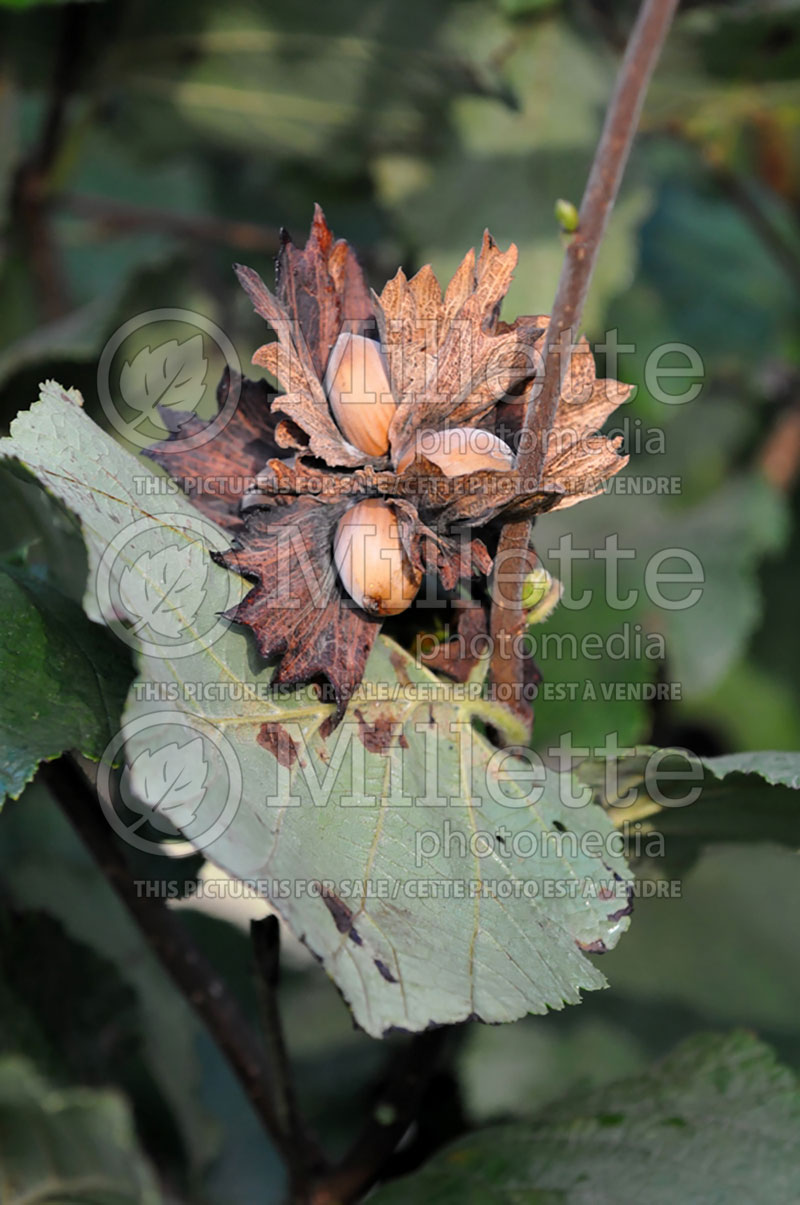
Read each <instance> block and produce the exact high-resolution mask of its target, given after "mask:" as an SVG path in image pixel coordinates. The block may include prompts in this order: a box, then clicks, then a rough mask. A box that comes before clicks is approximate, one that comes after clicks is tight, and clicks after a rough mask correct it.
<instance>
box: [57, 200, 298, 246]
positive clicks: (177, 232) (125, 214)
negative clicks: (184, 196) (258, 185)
mask: <svg viewBox="0 0 800 1205" xmlns="http://www.w3.org/2000/svg"><path fill="white" fill-rule="evenodd" d="M58 207H59V209H61V210H63V211H64V212H66V213H70V214H73V215H74V216H76V217H79V218H85V219H86V220H87V221H89V222H94V223H95V224H96V225H97V226H98V227H100V229H101V230H103V231H108V232H109V233H112V234H129V233H138V232H140V231H143V230H145V231H146V230H152V231H155V232H156V233H159V234H161V233H165V234H171V235H173V236H175V237H176V238H186V239H192V240H195V241H197V242H203V243H219V244H222V245H223V246H226V247H235V248H236V249H237V250H239V251H254V252H263V253H264V254H266V255H274V254H275V253H276V252H277V250H278V246H279V240H278V236H277V234H276V233H275V231H274V230H272V229H268V228H267V227H264V226H258V225H256V224H255V223H254V222H237V221H230V220H228V219H226V218H216V217H209V216H207V215H197V216H196V215H194V214H183V213H176V212H175V211H174V210H170V209H159V208H157V207H156V206H152V205H134V204H132V203H131V202H129V201H117V200H115V199H114V198H113V197H101V196H97V195H95V194H92V193H65V194H64V195H63V196H61V197H59V198H58Z"/></svg>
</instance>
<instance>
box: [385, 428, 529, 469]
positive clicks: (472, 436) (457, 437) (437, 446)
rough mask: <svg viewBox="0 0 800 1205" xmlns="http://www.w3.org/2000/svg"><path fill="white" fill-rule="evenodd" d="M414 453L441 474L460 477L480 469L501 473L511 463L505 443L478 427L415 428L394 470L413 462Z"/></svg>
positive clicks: (510, 467)
mask: <svg viewBox="0 0 800 1205" xmlns="http://www.w3.org/2000/svg"><path fill="white" fill-rule="evenodd" d="M417 456H424V457H425V459H426V460H429V461H430V462H431V464H435V465H436V467H437V468H438V469H441V471H442V472H443V473H444V475H445V477H462V476H463V475H464V474H465V473H479V472H481V471H482V470H489V471H491V472H496V473H504V472H507V471H508V470H509V469H513V467H514V453H513V452H512V451H511V448H509V446H508V444H507V443H505V441H504V440H502V439H499V438H498V437H497V436H496V435H492V433H491V432H490V431H483V430H481V428H480V427H450V428H449V429H448V430H446V431H418V432H417V435H416V437H415V439H414V442H413V443H412V444H410V445H409V446H408V447H407V448H406V449H405V451H404V452H403V453H402V454H401V456H400V459H399V460H398V462H397V471H398V473H402V472H403V471H404V470H405V469H407V468H408V467H409V465H411V464H413V462H414V460H415V458H416V457H417Z"/></svg>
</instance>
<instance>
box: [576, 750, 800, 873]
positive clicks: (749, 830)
mask: <svg viewBox="0 0 800 1205" xmlns="http://www.w3.org/2000/svg"><path fill="white" fill-rule="evenodd" d="M614 771H615V772H614V778H613V779H612V780H609V778H608V767H607V766H606V765H605V764H604V763H602V762H599V761H597V760H587V761H585V762H582V763H581V765H580V766H579V768H578V774H579V777H580V778H581V779H582V781H584V782H586V783H588V784H589V785H590V786H591V787H592V788H593V789H594V791H595V794H596V797H597V799H598V800H599V801H601V802H603V803H604V804H605V806H607V807H608V808H609V809H610V811H611V812H612V814H613V815H614V819H615V822H616V823H619V824H622V823H625V822H626V821H628V822H631V821H635V820H637V819H641V818H643V817H651V820H650V823H651V825H652V826H653V827H654V828H656V829H657V830H658V831H659V832H661V833H663V835H664V836H665V837H666V838H667V850H668V853H669V855H670V857H671V858H673V859H674V858H679V860H680V861H681V863H683V864H687V863H690V862H691V861H693V859H694V858H695V857H696V856H697V854H698V852H699V851H700V850H701V848H702V847H703V846H704V845H707V844H710V843H711V842H715V841H749V842H752V841H777V842H780V843H781V844H784V845H788V846H790V847H791V848H795V849H796V848H798V847H800V794H798V793H797V792H798V790H800V753H781V752H763V753H736V754H731V755H729V756H726V757H697V756H696V755H695V754H692V753H689V752H688V751H687V750H675V751H670V750H668V749H659V750H656V749H654V748H652V747H643V748H640V749H636V750H633V749H631V750H627V751H626V753H625V754H623V756H622V757H620V758H619V759H617V761H616V763H615V767H614ZM610 783H611V786H612V791H611V793H609V785H610ZM622 796H624V798H621V797H622Z"/></svg>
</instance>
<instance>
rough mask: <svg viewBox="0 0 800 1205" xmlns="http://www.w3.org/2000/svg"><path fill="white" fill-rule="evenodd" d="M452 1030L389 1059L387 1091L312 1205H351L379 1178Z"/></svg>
mask: <svg viewBox="0 0 800 1205" xmlns="http://www.w3.org/2000/svg"><path fill="white" fill-rule="evenodd" d="M451 1036H452V1028H448V1027H446V1026H443V1027H442V1028H440V1029H429V1030H425V1031H424V1032H423V1033H418V1034H415V1035H414V1037H413V1038H412V1039H411V1041H410V1042H409V1043H408V1045H406V1046H404V1047H403V1049H402V1050H399V1051H398V1052H397V1054H396V1055H395V1056H394V1057H393V1058H392V1059H391V1061H390V1065H389V1068H388V1070H387V1074H386V1076H385V1079H384V1083H383V1086H382V1088H381V1090H380V1093H379V1095H378V1098H377V1100H375V1101H374V1103H373V1105H372V1108H371V1109H370V1113H369V1116H368V1118H367V1120H366V1121H365V1123H364V1125H363V1127H362V1129H361V1132H360V1133H359V1135H358V1136H357V1137H356V1139H355V1141H354V1143H353V1145H352V1146H351V1147H350V1150H349V1151H348V1152H347V1153H346V1154H345V1156H344V1158H343V1159H342V1161H341V1162H340V1163H339V1164H337V1166H336V1167H334V1168H332V1170H331V1171H330V1172H328V1173H327V1174H326V1175H325V1176H323V1177H321V1178H320V1179H319V1180H318V1182H317V1184H316V1185H315V1187H314V1189H313V1191H312V1194H311V1205H350V1203H351V1202H354V1201H359V1200H361V1197H362V1196H363V1194H364V1193H365V1192H366V1191H367V1189H368V1188H370V1187H371V1186H372V1185H373V1184H374V1183H375V1181H376V1180H377V1179H378V1177H379V1175H380V1173H381V1170H382V1168H383V1167H384V1165H385V1164H386V1162H387V1161H388V1160H389V1159H390V1158H391V1156H392V1155H393V1154H394V1151H395V1150H396V1149H397V1145H398V1143H399V1142H400V1140H401V1139H402V1138H403V1135H404V1134H405V1133H406V1131H407V1130H408V1128H409V1126H410V1125H411V1123H412V1122H413V1120H414V1118H415V1117H416V1115H417V1113H418V1112H419V1107H420V1104H421V1102H422V1098H423V1096H424V1094H425V1091H426V1089H427V1087H428V1085H429V1083H430V1081H431V1077H432V1076H433V1074H434V1072H435V1071H436V1069H437V1067H438V1065H439V1062H440V1058H441V1055H442V1052H443V1050H444V1047H445V1046H446V1045H447V1043H448V1042H449V1041H450V1038H451Z"/></svg>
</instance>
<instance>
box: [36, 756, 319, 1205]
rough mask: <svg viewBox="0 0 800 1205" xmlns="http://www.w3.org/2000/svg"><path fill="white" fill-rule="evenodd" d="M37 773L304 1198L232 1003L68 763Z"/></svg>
mask: <svg viewBox="0 0 800 1205" xmlns="http://www.w3.org/2000/svg"><path fill="white" fill-rule="evenodd" d="M39 772H40V775H41V777H42V779H43V780H44V781H45V782H46V784H47V787H48V789H49V790H50V792H51V794H52V795H53V797H54V798H55V799H56V801H57V803H58V804H59V806H60V807H61V809H62V811H63V812H64V814H65V815H66V816H67V818H68V819H69V821H70V822H71V823H72V825H73V827H74V828H75V830H76V832H77V833H78V835H79V836H80V837H81V839H82V841H83V842H84V844H85V845H86V847H87V849H88V850H89V852H90V853H91V854H92V857H93V858H94V860H95V862H96V863H97V865H98V868H99V869H100V870H101V871H102V873H103V875H104V876H105V878H106V880H107V881H108V883H109V885H110V886H111V887H112V888H113V890H114V891H115V892H116V894H117V896H118V897H119V899H120V900H121V901H122V903H123V904H124V905H125V907H126V908H127V909H128V912H129V913H130V915H131V916H132V918H133V920H134V921H135V923H136V924H137V926H138V927H139V929H140V930H141V931H142V933H143V935H144V937H145V939H146V941H147V943H148V945H149V947H150V949H151V950H152V951H153V953H154V954H155V955H156V957H157V958H158V960H159V962H160V963H161V965H162V966H163V968H164V969H165V971H166V972H167V973H168V974H169V976H170V977H171V978H172V979H173V981H174V982H175V984H176V985H177V987H178V988H179V989H180V991H181V993H182V994H183V996H184V997H185V998H186V999H187V1000H188V1002H189V1003H190V1004H191V1006H192V1008H193V1009H194V1010H195V1012H196V1013H197V1015H198V1016H199V1017H200V1019H201V1021H202V1022H203V1024H204V1025H205V1026H206V1028H207V1029H208V1031H209V1033H210V1034H211V1036H212V1038H213V1039H214V1040H215V1042H216V1043H217V1045H218V1046H219V1048H220V1050H221V1051H222V1053H223V1054H224V1056H225V1057H226V1059H227V1060H228V1063H229V1064H230V1066H231V1068H232V1070H233V1072H234V1074H235V1075H236V1077H237V1079H238V1080H239V1083H240V1084H241V1085H242V1088H243V1089H244V1091H245V1093H246V1094H247V1097H248V1099H249V1100H250V1103H251V1105H252V1106H253V1109H254V1110H255V1112H256V1114H257V1115H258V1117H259V1118H260V1119H261V1122H262V1123H263V1125H264V1128H265V1130H266V1131H267V1133H268V1135H269V1137H270V1138H271V1139H272V1141H273V1143H274V1144H275V1146H276V1147H277V1148H278V1150H279V1151H280V1153H281V1155H282V1157H283V1159H284V1162H285V1163H286V1166H287V1168H289V1170H290V1174H291V1175H292V1200H293V1201H294V1202H298V1203H299V1202H304V1201H306V1200H307V1199H308V1198H307V1194H306V1192H305V1190H304V1188H303V1186H302V1174H301V1171H300V1169H299V1167H298V1159H297V1127H296V1126H295V1128H294V1129H293V1130H292V1131H291V1132H289V1131H288V1129H287V1127H286V1124H285V1119H284V1118H283V1117H282V1116H281V1115H280V1114H279V1113H278V1111H277V1110H276V1107H275V1104H274V1103H273V1102H274V1099H275V1087H274V1076H273V1069H272V1067H271V1065H270V1061H269V1059H268V1057H267V1055H266V1053H265V1051H264V1047H263V1044H262V1042H261V1040H260V1038H259V1035H258V1034H257V1033H255V1032H254V1031H253V1029H252V1028H251V1026H250V1023H249V1022H248V1020H247V1018H246V1017H245V1016H244V1014H243V1013H242V1011H241V1009H240V1007H239V1003H238V1001H237V1000H236V999H235V997H234V996H233V995H232V993H231V992H230V989H229V988H228V987H227V985H226V984H225V982H224V980H223V979H221V977H220V976H219V975H218V974H217V972H216V970H215V969H214V967H213V966H212V965H211V963H210V962H209V961H208V959H207V958H206V956H205V954H204V953H203V952H202V950H201V949H200V948H199V946H197V945H196V944H195V942H194V940H193V939H192V937H191V936H190V935H189V933H188V931H187V929H186V927H185V926H184V925H183V924H182V923H181V921H180V918H179V917H178V916H176V915H175V913H174V912H171V911H170V909H169V908H168V907H167V905H166V903H165V902H164V900H163V899H160V898H158V897H155V896H148V895H146V894H142V893H140V892H139V891H138V890H137V886H136V881H135V879H134V878H133V875H132V874H131V870H130V867H129V866H128V863H127V862H126V860H125V858H124V856H123V854H122V851H121V850H120V848H119V846H118V844H117V842H116V840H115V838H114V835H113V833H112V831H111V829H110V828H109V826H108V823H107V822H106V820H105V817H104V816H103V813H102V811H101V809H100V806H99V804H98V802H97V798H96V796H95V794H94V792H93V790H92V788H91V786H90V785H89V783H88V782H87V780H86V778H85V777H84V775H83V773H82V772H81V770H80V769H79V767H78V765H77V764H76V763H75V761H74V760H73V759H72V758H70V757H69V756H64V757H61V758H59V760H58V761H55V762H51V763H50V764H48V765H43V766H42V767H41V768H40V771H39ZM281 1044H282V1040H281ZM292 1173H294V1174H292Z"/></svg>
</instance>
